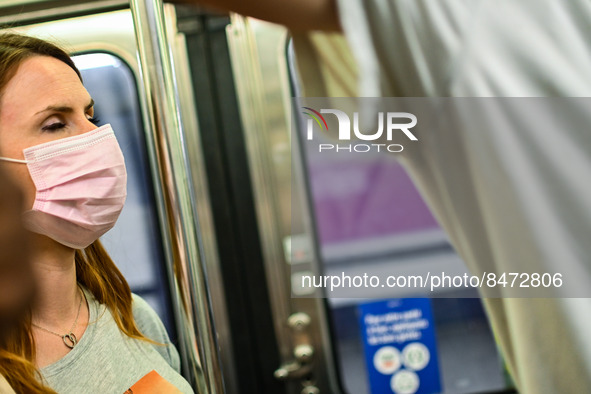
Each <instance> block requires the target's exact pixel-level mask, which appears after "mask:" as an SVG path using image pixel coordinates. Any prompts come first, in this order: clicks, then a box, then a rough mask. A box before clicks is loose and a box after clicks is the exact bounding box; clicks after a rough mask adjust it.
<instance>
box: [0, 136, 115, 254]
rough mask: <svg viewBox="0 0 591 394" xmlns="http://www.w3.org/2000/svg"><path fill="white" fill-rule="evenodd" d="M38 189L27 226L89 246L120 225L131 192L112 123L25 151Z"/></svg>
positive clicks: (66, 241) (26, 217)
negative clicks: (119, 219) (117, 224)
mask: <svg viewBox="0 0 591 394" xmlns="http://www.w3.org/2000/svg"><path fill="white" fill-rule="evenodd" d="M23 153H24V155H25V160H16V159H10V158H3V157H0V160H4V161H10V162H16V163H24V164H27V167H28V168H29V172H30V173H31V178H32V179H33V182H34V183H35V187H36V188H37V194H36V196H35V203H34V204H33V209H32V210H30V211H27V212H25V213H24V222H25V226H26V227H27V228H28V229H29V230H30V231H33V232H35V233H39V234H43V235H46V236H48V237H50V238H52V239H54V240H56V241H57V242H59V243H61V244H63V245H66V246H69V247H71V248H74V249H84V248H85V247H87V246H88V245H90V244H91V243H93V242H94V241H96V240H97V239H99V237H100V236H101V235H103V234H104V233H106V232H107V231H109V230H110V229H111V228H113V226H114V225H115V222H116V221H117V218H118V217H119V214H120V213H121V210H122V209H123V204H124V203H125V197H126V196H127V172H126V170H125V162H124V160H123V153H122V152H121V148H120V147H119V144H118V143H117V139H116V138H115V133H114V132H113V129H112V128H111V126H110V125H105V126H102V127H99V128H98V129H95V130H93V131H90V132H88V133H85V134H81V135H77V136H74V137H69V138H63V139H59V140H56V141H52V142H48V143H45V144H41V145H36V146H32V147H30V148H27V149H25V150H24V151H23Z"/></svg>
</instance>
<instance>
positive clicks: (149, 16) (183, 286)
mask: <svg viewBox="0 0 591 394" xmlns="http://www.w3.org/2000/svg"><path fill="white" fill-rule="evenodd" d="M130 7H131V11H132V14H133V19H134V24H135V30H136V39H137V43H138V50H139V59H140V68H141V71H142V82H143V90H142V93H143V95H144V97H143V98H144V99H145V100H146V104H147V108H149V111H150V113H149V114H148V115H149V120H150V122H149V124H148V125H147V126H148V127H150V128H151V131H152V133H151V136H152V137H151V138H152V141H151V142H153V144H154V146H155V155H156V161H157V163H158V173H159V175H160V181H161V182H162V195H161V196H159V197H161V198H162V199H163V200H164V208H163V211H164V212H161V222H163V225H164V227H165V229H166V230H167V231H166V233H167V236H166V238H167V239H166V241H167V250H166V254H167V260H168V263H169V267H167V268H168V270H169V272H170V274H171V277H172V278H173V284H172V285H173V289H174V290H175V291H174V294H173V295H172V296H173V304H174V305H175V315H176V318H177V322H178V326H179V337H180V338H181V345H182V348H181V349H180V350H181V355H182V356H183V364H184V365H183V371H184V372H185V374H187V375H188V377H189V378H190V379H191V380H193V383H194V384H195V386H196V389H197V391H198V392H199V393H202V394H221V393H223V392H224V386H223V377H222V370H221V368H220V363H219V355H218V348H217V341H216V337H215V330H214V328H213V319H212V313H211V310H210V307H209V305H210V302H209V292H208V290H207V282H206V276H205V268H204V266H203V264H202V261H201V259H200V253H199V248H198V242H199V237H198V234H199V229H198V227H197V217H196V214H195V211H194V210H195V206H194V196H193V194H192V193H193V191H192V190H193V189H192V185H191V183H190V182H191V176H190V173H191V167H190V165H189V160H188V158H187V156H186V152H185V148H184V146H183V141H184V140H185V137H184V130H183V128H182V123H181V120H180V113H181V111H180V105H179V99H178V96H179V94H178V89H177V81H176V80H175V77H174V72H173V70H174V63H173V59H172V56H171V54H170V49H169V47H168V44H169V37H168V30H167V29H166V23H165V16H164V9H163V3H162V0H131V1H130Z"/></svg>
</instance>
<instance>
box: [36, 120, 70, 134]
mask: <svg viewBox="0 0 591 394" xmlns="http://www.w3.org/2000/svg"><path fill="white" fill-rule="evenodd" d="M64 127H66V124H65V123H62V122H55V123H51V124H49V125H47V126H43V127H42V128H41V130H43V131H49V132H51V131H57V130H61V129H63V128H64Z"/></svg>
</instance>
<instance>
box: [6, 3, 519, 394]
mask: <svg viewBox="0 0 591 394" xmlns="http://www.w3.org/2000/svg"><path fill="white" fill-rule="evenodd" d="M0 24H1V25H2V28H3V30H5V31H16V32H20V33H24V34H27V35H32V36H35V37H40V38H43V39H46V40H49V41H51V42H55V43H58V44H59V45H61V46H62V47H64V48H66V49H67V50H68V51H69V52H70V54H71V55H72V57H73V59H74V61H75V64H76V66H77V67H78V68H79V69H80V70H81V72H82V77H83V80H84V85H85V87H86V88H87V89H88V91H89V92H90V94H91V95H92V97H93V99H94V101H95V102H96V115H97V117H98V118H100V122H101V124H106V123H110V124H112V125H113V129H114V130H116V135H117V138H118V140H119V143H120V145H121V148H122V150H123V152H124V156H125V163H126V167H127V171H128V198H127V202H126V205H125V208H124V210H123V212H122V214H121V217H120V219H119V221H118V223H117V225H116V226H115V228H114V229H113V230H112V231H111V232H109V233H108V234H106V235H105V236H104V237H103V238H102V240H103V242H104V244H105V246H106V248H107V249H108V251H109V253H110V254H111V256H112V257H113V259H114V261H115V262H116V263H117V265H118V267H119V268H120V269H121V271H122V272H123V274H124V276H125V277H126V278H127V280H128V281H129V283H130V286H131V288H132V291H133V292H134V293H136V294H138V295H140V296H142V297H143V298H144V299H145V300H146V301H148V303H149V304H150V305H151V306H152V307H153V308H154V310H155V311H156V312H157V313H158V315H159V316H160V318H161V319H162V321H163V323H164V325H165V327H166V329H167V331H168V334H169V336H170V338H171V340H172V341H173V343H174V344H175V345H176V347H177V348H178V350H179V352H180V355H181V360H182V363H181V364H182V374H183V376H184V377H185V378H186V379H187V380H188V381H189V382H190V383H191V385H192V387H193V388H194V390H195V392H197V393H202V394H206V393H207V394H221V393H228V394H247V393H272V394H282V393H285V394H300V393H301V394H316V393H326V394H339V393H350V394H370V393H374V394H375V393H378V392H382V391H376V390H375V389H372V387H373V386H372V382H373V381H374V380H375V379H378V378H380V377H379V376H378V377H376V376H374V375H376V372H375V370H374V369H372V368H373V367H372V364H375V363H378V364H379V363H383V364H379V365H377V364H376V367H375V368H377V369H378V371H380V368H382V369H383V370H388V369H389V368H390V367H392V365H391V360H390V361H388V354H385V353H384V354H381V355H382V356H383V359H382V360H377V359H375V358H371V357H368V356H367V354H366V350H367V346H370V345H372V343H371V339H370V338H369V337H368V335H369V336H371V335H370V334H371V330H369V329H368V324H373V323H371V318H372V316H373V317H374V318H375V317H376V316H384V313H386V312H384V311H387V310H390V309H391V310H395V311H399V313H401V314H404V313H408V314H409V315H408V316H411V315H410V314H412V313H415V312H417V311H418V312H417V313H420V314H421V320H420V321H419V323H417V324H423V325H422V326H421V327H422V328H420V329H419V331H420V332H421V333H422V334H421V335H424V337H425V338H426V339H425V342H424V343H421V344H420V345H416V346H415V348H414V350H413V349H412V347H409V348H408V352H413V351H414V352H415V353H414V357H417V360H418V361H416V364H415V367H414V368H415V371H418V372H416V373H415V372H412V371H410V372H408V371H409V370H410V369H409V368H407V370H405V371H406V373H407V374H412V376H410V377H409V376H403V375H402V374H401V375H400V381H399V382H398V383H396V384H398V385H399V386H398V389H397V390H398V391H396V392H400V393H415V392H420V393H445V394H464V393H513V392H516V391H515V388H514V385H513V383H512V381H511V378H510V376H509V374H508V373H507V370H506V366H505V361H504V360H503V357H502V356H501V353H500V352H499V349H498V347H497V344H496V341H495V338H494V335H493V333H492V331H491V328H490V325H489V322H488V319H487V315H486V314H485V311H484V308H483V305H482V302H481V299H480V298H479V295H478V293H477V292H476V290H461V291H460V290H458V291H457V293H447V294H440V295H439V296H437V297H433V298H430V299H427V298H418V297H417V296H416V294H414V293H413V291H412V289H403V290H402V289H400V288H398V289H391V288H372V289H368V290H367V292H366V293H363V294H358V295H357V296H355V297H349V296H348V295H347V294H345V293H343V294H339V293H338V292H337V293H334V294H331V295H328V296H322V297H317V296H314V295H311V294H309V293H308V292H307V290H306V289H304V288H300V287H298V283H300V279H301V278H302V276H303V275H340V273H341V272H343V270H345V269H346V270H347V272H349V273H356V274H359V275H363V273H364V272H382V273H387V272H393V273H405V274H408V275H411V274H415V273H416V274H418V273H422V272H426V271H429V270H444V271H446V272H454V273H459V274H461V273H463V272H466V271H467V268H466V266H465V264H464V262H463V261H462V259H461V258H460V257H459V256H458V254H457V253H456V252H455V251H454V248H453V247H452V246H451V244H450V242H449V240H448V238H447V236H446V234H445V233H444V231H443V230H442V229H441V228H440V226H439V225H438V223H437V221H436V220H435V219H434V216H433V214H432V213H431V211H430V210H429V208H428V207H427V205H426V204H425V202H424V201H423V199H422V198H421V196H420V194H419V192H418V191H417V189H416V187H415V186H414V185H413V183H412V181H411V180H410V178H409V176H408V174H407V173H406V171H405V170H404V168H403V167H402V166H401V165H400V164H399V163H398V162H397V161H395V160H393V159H391V158H390V157H388V156H387V155H376V154H367V155H351V154H346V153H345V154H341V153H335V154H329V155H318V154H316V153H317V152H315V151H312V150H306V149H305V148H303V147H302V144H301V143H300V141H299V140H298V139H299V138H300V137H301V136H302V135H303V133H304V131H303V130H304V127H303V124H304V123H305V121H306V119H305V115H301V114H299V113H300V112H301V111H299V109H298V108H297V106H296V104H294V103H297V100H298V98H299V97H300V96H301V95H302V94H303V93H302V91H301V87H300V78H299V75H298V63H297V54H296V51H294V41H293V39H292V37H291V36H290V33H289V32H288V30H287V29H286V28H284V27H282V26H279V25H275V24H272V23H269V22H264V21H260V20H257V19H253V18H247V17H243V16H240V15H237V14H229V15H228V14H223V13H214V12H212V11H209V10H206V9H203V8H199V7H191V6H184V5H172V4H169V3H163V2H162V1H160V0H131V1H124V0H93V1H90V0H3V1H2V2H0ZM294 113H296V114H299V115H295V116H294V115H293V114H294ZM292 122H294V123H292ZM293 129H295V130H296V132H295V133H293V132H292V130H293ZM298 130H299V131H298ZM389 308H390V309H389ZM401 316H402V315H401ZM409 322H410V323H408V324H414V323H412V322H415V323H416V321H415V320H412V318H411V320H409ZM375 327H377V326H375ZM375 327H374V328H375ZM375 329H378V328H375ZM368 330H369V331H368ZM409 330H410V329H409ZM421 330H422V331H421ZM411 331H412V330H411ZM419 331H417V332H419ZM409 332H410V331H409ZM408 335H414V334H412V333H411V334H408ZM368 340H369V342H368ZM417 343H418V342H417ZM390 349H392V348H390ZM396 351H397V350H396ZM405 351H406V350H405ZM405 357H406V356H405ZM409 357H413V356H409ZM423 361H424V364H422V365H421V363H422V362H423ZM409 365H410V364H409ZM397 368H399V366H394V367H393V369H392V371H394V370H395V369H397ZM419 372H420V373H419ZM383 373H384V374H385V372H383ZM378 375H379V374H378ZM417 376H418V377H417ZM419 377H420V379H421V381H420V387H421V389H420V390H423V391H417V390H418V389H417V388H416V387H415V388H414V389H413V388H412V387H413V384H415V383H416V385H417V387H419V383H417V382H418V380H417V381H416V382H415V381H413V379H419ZM405 379H406V380H405ZM413 382H414V383H413ZM392 384H394V383H392ZM405 385H406V386H405ZM405 387H406V388H405ZM409 387H410V388H409ZM392 390H394V389H392ZM405 390H406V391H405ZM383 392H386V391H383ZM388 392H393V391H388Z"/></svg>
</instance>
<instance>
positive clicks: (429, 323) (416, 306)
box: [359, 298, 441, 394]
mask: <svg viewBox="0 0 591 394" xmlns="http://www.w3.org/2000/svg"><path fill="white" fill-rule="evenodd" d="M359 312H360V313H359V317H360V324H361V333H362V336H363V347H364V349H365V364H366V367H367V371H368V376H369V382H370V388H371V393H372V394H392V393H395V394H415V393H416V394H433V393H440V392H441V378H440V374H439V363H438V361H437V344H436V340H435V327H434V325H433V312H432V310H431V300H429V299H428V298H398V299H393V300H389V301H380V302H374V303H370V304H362V305H359Z"/></svg>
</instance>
